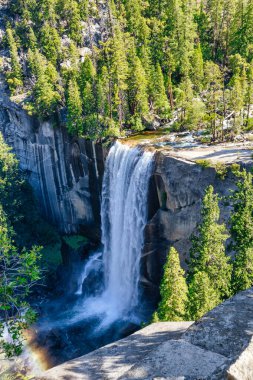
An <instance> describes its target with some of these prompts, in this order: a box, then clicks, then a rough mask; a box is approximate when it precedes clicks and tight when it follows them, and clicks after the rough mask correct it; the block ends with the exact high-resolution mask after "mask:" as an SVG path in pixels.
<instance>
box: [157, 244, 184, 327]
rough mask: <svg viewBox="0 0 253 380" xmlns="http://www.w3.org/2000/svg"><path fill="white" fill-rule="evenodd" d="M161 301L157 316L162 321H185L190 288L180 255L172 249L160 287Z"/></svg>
mask: <svg viewBox="0 0 253 380" xmlns="http://www.w3.org/2000/svg"><path fill="white" fill-rule="evenodd" d="M160 294H161V301H160V303H159V305H158V310H157V315H158V318H159V320H160V321H183V320H185V318H186V305H187V300H188V288H187V284H186V280H185V278H184V271H183V269H182V268H181V266H180V260H179V254H178V252H177V251H176V249H175V248H171V249H170V252H169V254H168V257H167V261H166V264H165V265H164V274H163V278H162V282H161V286H160Z"/></svg>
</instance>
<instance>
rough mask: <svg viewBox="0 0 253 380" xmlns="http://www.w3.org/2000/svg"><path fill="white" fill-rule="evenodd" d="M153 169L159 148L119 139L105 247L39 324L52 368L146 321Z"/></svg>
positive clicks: (110, 170)
mask: <svg viewBox="0 0 253 380" xmlns="http://www.w3.org/2000/svg"><path fill="white" fill-rule="evenodd" d="M152 171H153V153H151V152H147V151H142V150H140V149H139V148H138V147H135V148H131V147H129V146H128V145H125V144H121V143H119V142H116V143H115V144H114V145H113V146H112V147H111V149H110V151H109V154H108V157H107V160H106V165H105V173H104V178H103V186H102V202H101V225H102V226H101V228H102V249H101V251H98V252H93V253H91V254H90V256H89V258H88V259H86V262H84V264H83V268H81V269H80V270H79V277H78V279H77V288H76V290H75V292H74V293H73V294H72V295H71V296H68V297H66V299H65V300H57V302H55V300H54V301H52V302H51V303H49V304H48V306H47V307H46V309H47V311H46V312H45V313H44V316H43V317H42V318H40V320H39V322H38V324H37V331H38V332H37V335H36V350H37V351H38V350H39V351H43V354H41V356H44V357H46V359H45V358H44V361H46V362H47V363H46V366H47V367H52V366H54V365H57V364H60V363H62V362H64V361H66V360H70V359H72V358H74V357H77V356H81V355H83V354H86V353H88V352H91V351H93V350H94V349H97V348H99V347H101V346H103V345H105V344H108V343H111V342H112V341H115V340H118V339H120V338H122V337H124V336H126V335H128V334H130V333H132V332H134V331H136V330H137V329H138V328H139V327H140V325H141V322H143V321H145V311H144V309H145V307H144V305H143V304H142V305H140V287H139V283H140V260H141V253H142V248H143V244H144V229H145V226H146V224H147V221H148V212H147V198H148V189H149V181H150V177H151V174H152ZM66 281H67V279H66ZM33 347H34V344H33Z"/></svg>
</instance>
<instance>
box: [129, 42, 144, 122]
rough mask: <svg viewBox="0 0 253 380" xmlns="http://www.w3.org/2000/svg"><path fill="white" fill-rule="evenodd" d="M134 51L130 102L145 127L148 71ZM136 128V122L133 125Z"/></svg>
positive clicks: (130, 81) (130, 70)
mask: <svg viewBox="0 0 253 380" xmlns="http://www.w3.org/2000/svg"><path fill="white" fill-rule="evenodd" d="M134 50H135V49H134V47H133V52H132V54H131V57H130V62H129V85H128V103H129V108H130V112H131V115H133V118H134V119H135V120H136V118H139V119H140V128H139V129H143V127H142V123H141V118H145V117H147V115H148V112H149V103H148V89H147V86H148V84H147V79H146V73H145V70H144V68H143V66H142V63H141V60H140V59H139V58H138V57H137V56H136V54H135V51H134ZM133 127H134V129H136V123H134V125H133Z"/></svg>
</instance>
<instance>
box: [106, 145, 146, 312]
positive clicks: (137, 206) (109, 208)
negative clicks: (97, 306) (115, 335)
mask: <svg viewBox="0 0 253 380" xmlns="http://www.w3.org/2000/svg"><path fill="white" fill-rule="evenodd" d="M151 170H152V153H150V152H141V151H140V150H139V149H138V148H130V147H128V146H127V145H122V144H120V143H119V142H116V143H115V144H114V146H113V147H112V148H111V150H110V152H109V156H108V158H107V161H106V169H105V176H104V181H103V192H102V209H101V217H102V243H103V246H104V254H103V261H104V270H105V288H106V290H105V293H106V295H107V298H108V303H109V304H110V305H111V307H112V308H114V310H115V311H116V313H118V314H123V313H125V312H128V311H130V310H132V309H133V308H134V307H135V306H136V305H137V303H138V285H139V279H140V258H141V252H142V247H143V243H144V228H145V225H146V223H147V195H148V187H149V179H150V174H151Z"/></svg>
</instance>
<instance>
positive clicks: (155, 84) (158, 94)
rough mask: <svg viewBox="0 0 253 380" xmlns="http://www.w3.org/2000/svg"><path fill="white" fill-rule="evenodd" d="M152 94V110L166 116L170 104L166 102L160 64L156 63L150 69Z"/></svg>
mask: <svg viewBox="0 0 253 380" xmlns="http://www.w3.org/2000/svg"><path fill="white" fill-rule="evenodd" d="M151 75H152V79H151V80H152V84H151V86H152V87H151V88H152V90H151V91H152V95H151V102H152V107H153V109H154V112H155V113H156V114H157V115H158V116H161V117H165V118H166V117H168V116H169V113H170V106H169V102H168V98H167V95H166V91H165V85H164V77H163V73H162V69H161V66H160V65H159V64H157V65H156V67H154V68H153V69H152V73H151Z"/></svg>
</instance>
